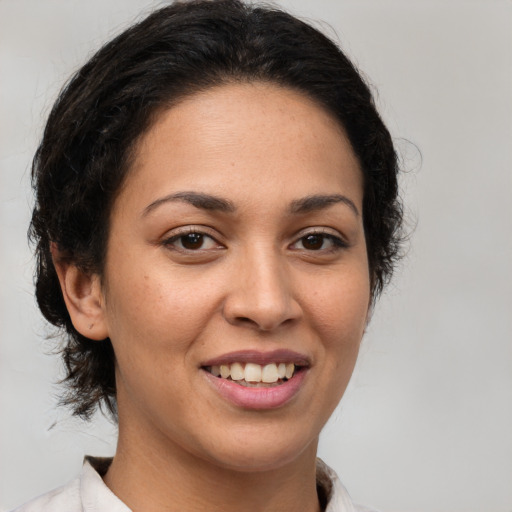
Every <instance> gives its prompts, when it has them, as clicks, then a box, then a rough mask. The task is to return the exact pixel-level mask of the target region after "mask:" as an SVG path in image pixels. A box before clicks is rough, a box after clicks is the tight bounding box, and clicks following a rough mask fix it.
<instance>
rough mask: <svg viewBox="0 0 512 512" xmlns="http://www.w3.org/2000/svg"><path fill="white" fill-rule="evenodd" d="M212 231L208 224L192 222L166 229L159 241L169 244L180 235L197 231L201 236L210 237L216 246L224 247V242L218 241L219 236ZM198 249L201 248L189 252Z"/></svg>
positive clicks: (198, 250)
mask: <svg viewBox="0 0 512 512" xmlns="http://www.w3.org/2000/svg"><path fill="white" fill-rule="evenodd" d="M212 231H213V230H212V229H211V228H209V227H208V226H203V225H194V224H192V225H190V224H189V225H186V226H180V227H177V228H174V229H172V230H170V231H168V232H167V233H166V234H165V235H164V236H163V237H162V239H161V243H162V245H171V244H172V243H173V242H175V241H176V240H178V239H179V238H180V237H182V236H186V235H189V234H192V233H197V234H198V235H202V236H205V237H208V238H211V239H212V240H213V241H214V242H215V244H216V245H217V246H218V247H224V244H223V243H222V242H220V241H219V238H220V236H219V235H218V232H216V233H212ZM202 250H203V251H205V250H211V249H202ZM183 251H186V249H183ZM200 251H201V249H197V250H195V251H191V252H200Z"/></svg>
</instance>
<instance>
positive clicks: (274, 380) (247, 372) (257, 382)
mask: <svg viewBox="0 0 512 512" xmlns="http://www.w3.org/2000/svg"><path fill="white" fill-rule="evenodd" d="M202 368H203V370H205V371H207V372H209V373H211V374H212V375H213V376H214V377H217V378H219V379H226V380H230V381H233V382H236V383H237V384H239V385H241V386H245V387H258V388H268V387H275V386H279V385H281V384H284V383H285V382H287V381H288V380H290V379H291V378H293V376H294V375H296V374H297V373H298V372H300V371H302V370H304V369H305V366H301V365H297V364H295V363H270V364H266V365H260V364H256V363H243V362H235V363H231V364H221V365H213V366H203V367H202Z"/></svg>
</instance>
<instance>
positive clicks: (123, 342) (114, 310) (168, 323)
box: [106, 261, 219, 353]
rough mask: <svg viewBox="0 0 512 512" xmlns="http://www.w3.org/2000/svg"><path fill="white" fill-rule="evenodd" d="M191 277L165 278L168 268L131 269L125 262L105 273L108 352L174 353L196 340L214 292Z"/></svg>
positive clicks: (174, 274) (170, 275)
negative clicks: (111, 349) (111, 346)
mask: <svg viewBox="0 0 512 512" xmlns="http://www.w3.org/2000/svg"><path fill="white" fill-rule="evenodd" d="M191 274H192V273H187V272H184V273H179V272H171V271H170V266H169V265H168V264H167V265H148V266H147V268H142V267H141V268H139V269H137V267H136V266H135V265H134V264H132V265H130V263H129V262H128V261H127V262H126V263H125V264H123V265H122V266H119V267H117V268H116V272H115V273H110V275H109V287H108V292H107V294H106V303H107V311H108V313H107V316H108V325H109V333H110V337H111V339H112V342H113V344H114V347H116V346H117V347H127V348H128V349H130V350H131V351H135V352H138V353H140V352H144V351H145V352H154V351H158V350H169V349H171V350H180V349H182V348H186V347H187V346H188V345H189V344H190V343H191V340H194V339H196V338H197V337H198V336H199V334H200V333H201V332H202V331H203V330H204V328H205V327H206V324H207V323H208V321H209V319H210V318H211V316H212V314H213V312H214V311H215V309H216V308H217V303H218V302H219V301H218V297H217V295H218V293H217V291H218V286H215V284H214V283H212V282H210V280H207V279H204V276H203V278H202V279H199V280H198V279H197V278H194V275H193V274H192V275H191ZM196 274H197V272H196ZM121 276H122V279H121ZM196 277H197V276H196Z"/></svg>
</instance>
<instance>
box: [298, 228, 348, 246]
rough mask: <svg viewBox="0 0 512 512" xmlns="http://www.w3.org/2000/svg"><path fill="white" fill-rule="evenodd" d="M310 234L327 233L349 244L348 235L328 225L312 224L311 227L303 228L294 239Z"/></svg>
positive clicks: (326, 234)
mask: <svg viewBox="0 0 512 512" xmlns="http://www.w3.org/2000/svg"><path fill="white" fill-rule="evenodd" d="M308 235H325V236H331V237H333V238H339V239H340V240H341V241H342V242H344V243H345V244H347V245H348V240H347V237H346V236H344V235H343V234H342V233H341V232H340V231H338V230H337V229H334V228H328V227H326V226H312V227H309V228H304V229H301V230H300V231H299V232H298V233H297V234H296V235H295V236H294V240H295V241H297V240H299V239H300V238H304V237H305V236H308Z"/></svg>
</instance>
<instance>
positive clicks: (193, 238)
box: [181, 233, 203, 249]
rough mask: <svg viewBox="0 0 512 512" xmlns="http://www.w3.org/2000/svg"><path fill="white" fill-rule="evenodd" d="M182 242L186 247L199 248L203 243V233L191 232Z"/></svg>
mask: <svg viewBox="0 0 512 512" xmlns="http://www.w3.org/2000/svg"><path fill="white" fill-rule="evenodd" d="M181 243H182V244H183V247H185V249H199V248H200V247H201V245H203V235H201V234H199V233H189V234H188V235H185V236H184V237H183V238H182V240H181Z"/></svg>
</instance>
